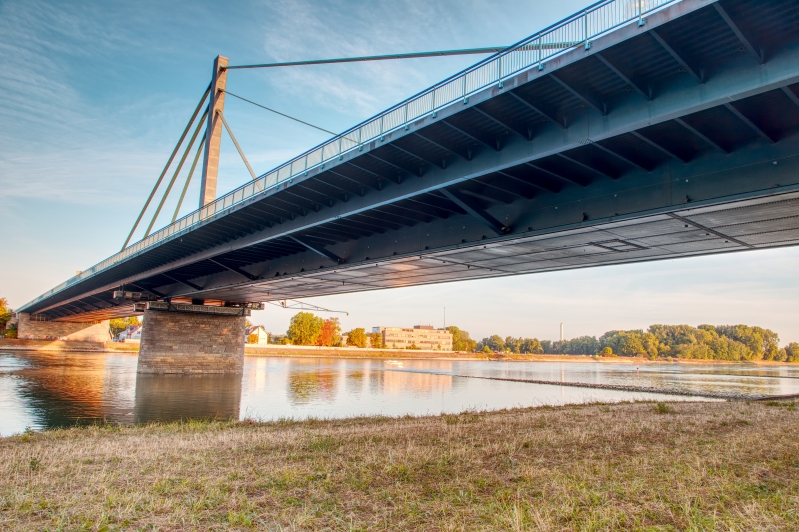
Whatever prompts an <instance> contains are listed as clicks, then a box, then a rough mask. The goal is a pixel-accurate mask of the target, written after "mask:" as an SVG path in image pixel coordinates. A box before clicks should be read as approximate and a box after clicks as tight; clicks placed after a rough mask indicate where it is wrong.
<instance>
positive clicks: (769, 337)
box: [281, 312, 799, 362]
mask: <svg viewBox="0 0 799 532" xmlns="http://www.w3.org/2000/svg"><path fill="white" fill-rule="evenodd" d="M447 330H449V332H450V333H452V349H453V351H461V352H467V353H474V352H481V353H517V354H553V355H591V356H593V355H599V356H605V357H612V356H622V357H635V356H643V357H647V358H650V359H652V360H655V359H657V358H681V359H698V360H728V361H744V362H745V361H758V360H772V361H778V362H799V343H796V342H791V343H789V344H788V345H786V346H784V347H780V344H779V341H780V339H779V336H778V335H777V333H775V332H774V331H772V330H769V329H764V328H762V327H752V326H749V325H700V326H698V327H693V326H691V325H660V324H657V325H651V326H650V327H649V328H648V329H647V330H646V331H644V330H643V329H636V330H629V331H608V332H606V333H605V334H603V335H602V336H600V337H599V338H597V337H595V336H580V337H578V338H572V339H571V340H564V341H562V342H561V341H551V340H538V339H537V338H521V337H520V338H514V337H512V336H508V337H505V338H502V337H501V336H499V335H496V334H495V335H492V336H490V337H488V338H483V339H482V340H480V341H476V340H474V339H472V338H471V337H470V336H469V333H468V332H467V331H464V330H462V329H460V328H458V327H455V326H450V327H447ZM343 337H346V341H342V338H343ZM382 341H383V339H382V335H381V334H380V333H367V332H366V331H365V329H363V328H356V329H353V330H351V331H349V332H347V333H343V334H342V332H341V327H340V325H339V321H338V318H330V319H327V320H325V319H323V318H320V317H318V316H315V315H314V314H312V313H310V312H300V313H298V314H296V315H295V316H294V317H293V318H292V319H291V324H290V325H289V330H288V331H287V333H286V336H285V337H284V338H283V339H282V341H281V342H282V343H287V344H289V343H290V344H293V345H318V346H328V347H336V346H345V345H346V346H350V347H369V346H370V347H378V348H385V347H387V346H385V345H383V343H382Z"/></svg>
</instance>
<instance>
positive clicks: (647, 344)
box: [474, 324, 799, 362]
mask: <svg viewBox="0 0 799 532" xmlns="http://www.w3.org/2000/svg"><path fill="white" fill-rule="evenodd" d="M779 341H780V339H779V336H778V335H777V333H775V332H774V331H771V330H769V329H764V328H762V327H752V326H749V325H700V326H699V327H693V326H691V325H659V324H658V325H650V326H649V328H648V329H647V330H646V331H644V330H642V329H636V330H630V331H608V332H606V333H605V334H603V335H602V336H600V337H599V338H597V337H595V336H580V337H578V338H572V339H571V340H564V341H562V342H561V341H554V342H553V341H550V340H538V339H536V338H514V337H512V336H508V337H506V338H504V339H503V338H502V337H501V336H499V335H496V334H495V335H493V336H490V337H488V338H483V340H482V341H480V342H475V349H474V350H475V351H480V352H486V353H488V352H492V353H493V352H500V353H520V354H522V353H528V354H563V355H601V356H627V357H632V356H644V357H648V358H650V359H653V360H654V359H657V358H682V359H701V360H729V361H742V362H746V361H758V360H773V361H778V362H799V343H796V342H791V343H789V344H788V345H786V346H784V347H782V348H781V347H780V345H779Z"/></svg>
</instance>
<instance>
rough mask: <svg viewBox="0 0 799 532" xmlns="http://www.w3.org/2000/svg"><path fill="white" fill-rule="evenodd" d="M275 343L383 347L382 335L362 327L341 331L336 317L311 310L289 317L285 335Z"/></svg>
mask: <svg viewBox="0 0 799 532" xmlns="http://www.w3.org/2000/svg"><path fill="white" fill-rule="evenodd" d="M276 339H277V343H281V344H289V345H315V346H320V347H345V346H348V347H359V348H363V347H376V348H384V347H386V346H385V345H383V335H382V334H380V333H367V332H366V329H364V328H363V327H357V328H355V329H352V330H351V331H349V332H346V333H342V332H341V324H340V323H339V321H338V318H328V319H324V318H320V317H319V316H317V315H315V314H313V313H312V312H298V313H297V314H295V315H294V317H292V318H291V322H290V323H289V329H288V331H286V335H285V336H281V337H277V338H276Z"/></svg>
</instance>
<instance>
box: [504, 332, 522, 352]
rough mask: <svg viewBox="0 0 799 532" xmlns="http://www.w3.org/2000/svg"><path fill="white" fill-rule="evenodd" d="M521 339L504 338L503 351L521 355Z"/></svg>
mask: <svg viewBox="0 0 799 532" xmlns="http://www.w3.org/2000/svg"><path fill="white" fill-rule="evenodd" d="M522 342H524V339H523V338H514V337H513V336H508V337H506V338H505V351H507V352H509V353H521V350H522Z"/></svg>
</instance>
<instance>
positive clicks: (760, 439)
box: [0, 402, 799, 530]
mask: <svg viewBox="0 0 799 532" xmlns="http://www.w3.org/2000/svg"><path fill="white" fill-rule="evenodd" d="M798 421H799V411H797V408H796V403H793V402H765V403H762V402H761V403H701V404H700V403H669V404H647V403H637V404H612V405H585V406H576V407H560V408H536V409H521V410H512V411H500V412H491V413H469V412H467V413H463V414H460V415H443V416H433V417H420V418H398V419H389V418H381V417H375V418H360V419H349V420H337V421H318V420H311V421H305V422H294V421H283V422H274V423H255V422H235V423H233V422H188V423H183V424H170V425H150V426H144V427H133V428H120V427H90V428H83V429H77V428H76V429H66V430H53V431H47V432H43V433H26V434H22V435H18V436H13V437H10V438H4V439H0V477H1V478H3V479H4V481H3V482H2V483H0V528H2V529H4V530H31V529H78V528H80V529H90V530H98V529H109V530H111V529H143V528H154V529H159V530H178V529H180V530H184V529H202V530H223V529H231V528H232V529H237V530H239V529H248V528H258V529H268V530H283V529H288V530H319V529H331V530H453V529H471V530H475V529H482V530H485V529H490V530H524V529H541V530H562V529H569V530H573V529H612V530H620V529H621V530H625V529H626V530H632V529H636V530H640V529H646V528H652V529H655V528H657V529H678V530H685V529H725V530H729V529H737V530H795V529H797V528H799V514H797V512H796V508H797V507H799V474H798V473H799V447H797V444H796V442H797V436H799V423H797V422H798Z"/></svg>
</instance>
